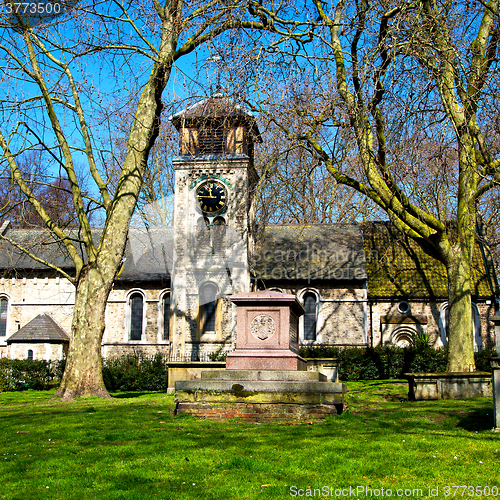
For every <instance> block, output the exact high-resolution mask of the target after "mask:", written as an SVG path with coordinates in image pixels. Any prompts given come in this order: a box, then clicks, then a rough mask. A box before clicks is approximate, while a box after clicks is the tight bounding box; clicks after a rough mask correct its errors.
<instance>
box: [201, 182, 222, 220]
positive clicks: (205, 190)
mask: <svg viewBox="0 0 500 500" xmlns="http://www.w3.org/2000/svg"><path fill="white" fill-rule="evenodd" d="M196 197H197V198H198V203H199V204H200V208H201V210H202V211H203V212H204V213H207V214H214V213H216V212H219V211H221V210H222V209H223V208H224V207H225V206H226V204H227V190H226V187H225V186H224V184H222V182H219V181H214V180H210V181H205V182H203V184H201V185H200V186H198V188H197V189H196Z"/></svg>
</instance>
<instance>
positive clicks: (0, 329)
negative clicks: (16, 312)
mask: <svg viewBox="0 0 500 500" xmlns="http://www.w3.org/2000/svg"><path fill="white" fill-rule="evenodd" d="M8 314H9V301H8V300H7V299H6V298H5V297H1V298H0V337H6V336H7V318H8Z"/></svg>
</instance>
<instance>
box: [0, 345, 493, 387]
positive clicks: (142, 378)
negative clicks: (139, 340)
mask: <svg viewBox="0 0 500 500" xmlns="http://www.w3.org/2000/svg"><path fill="white" fill-rule="evenodd" d="M300 355H301V356H302V357H304V358H338V359H339V378H340V380H342V381H353V380H381V379H391V378H392V379H400V378H402V377H403V374H404V373H407V372H414V373H419V372H420V373H423V372H442V371H445V370H446V362H447V356H448V351H447V349H446V348H442V349H433V348H431V347H429V346H426V345H419V344H417V345H415V346H413V347H409V348H400V347H393V346H384V347H375V348H368V349H361V348H356V347H350V348H338V347H330V346H319V347H311V346H306V347H301V348H300ZM493 355H495V351H494V350H492V349H484V350H482V351H479V352H476V353H475V359H476V368H477V370H479V371H487V372H489V371H490V364H489V359H488V358H489V357H491V356H493ZM64 366H65V361H56V362H50V361H36V360H28V359H22V360H18V359H7V358H0V392H2V391H22V390H25V389H48V388H50V387H54V385H57V383H58V382H60V380H61V378H62V374H63V372H64ZM102 375H103V379H104V383H105V385H106V388H107V389H108V390H109V391H166V389H167V386H168V384H167V383H168V364H167V358H166V357H164V356H162V354H161V353H158V354H156V355H155V356H154V357H152V358H151V357H145V356H141V355H139V354H136V355H127V356H123V357H121V358H110V359H104V360H103V368H102Z"/></svg>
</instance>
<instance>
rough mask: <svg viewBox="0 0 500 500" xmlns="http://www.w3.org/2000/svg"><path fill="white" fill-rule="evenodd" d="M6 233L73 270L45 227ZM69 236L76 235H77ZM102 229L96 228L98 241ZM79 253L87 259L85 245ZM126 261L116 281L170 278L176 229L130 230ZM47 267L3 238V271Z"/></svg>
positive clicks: (0, 244)
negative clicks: (174, 231)
mask: <svg viewBox="0 0 500 500" xmlns="http://www.w3.org/2000/svg"><path fill="white" fill-rule="evenodd" d="M5 235H6V236H7V237H9V238H10V239H12V240H14V241H16V242H17V243H19V244H21V245H22V246H25V247H26V248H27V249H28V250H30V251H31V252H33V253H34V254H35V255H37V256H38V257H41V258H43V259H44V260H46V261H48V262H51V263H53V264H55V265H56V266H58V267H60V268H62V269H64V270H66V271H70V272H71V270H72V269H74V264H73V261H72V259H71V258H70V256H69V254H68V252H67V250H66V247H65V246H64V245H63V244H62V243H61V242H60V241H57V240H55V238H54V236H53V235H51V234H50V233H49V232H48V231H46V230H43V229H9V230H8V231H7V232H6V233H5ZM70 236H73V237H76V236H77V235H76V234H73V235H71V234H70ZM100 236H101V230H99V229H95V230H93V237H94V241H95V242H96V243H97V242H98V241H99V238H100ZM79 251H80V255H82V256H83V258H84V260H86V253H85V249H84V247H83V245H81V246H80V247H79ZM124 257H125V262H124V265H123V269H122V271H121V273H120V274H119V276H118V278H117V280H118V281H120V280H122V281H126V280H131V281H133V280H135V281H140V280H161V279H166V278H169V277H170V271H171V269H172V263H173V231H172V228H169V227H167V228H165V227H164V228H153V229H149V230H146V229H138V228H130V229H129V238H128V241H127V246H126V248H125V254H124ZM2 269H4V270H9V269H23V270H32V271H34V270H47V267H46V266H45V265H43V264H41V263H40V262H38V261H36V260H34V259H32V258H31V257H29V256H28V255H27V254H25V253H24V252H22V251H21V250H18V249H17V248H15V247H13V246H12V245H11V244H10V243H9V242H7V241H5V240H1V239H0V270H2Z"/></svg>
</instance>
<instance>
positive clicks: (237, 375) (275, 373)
mask: <svg viewBox="0 0 500 500" xmlns="http://www.w3.org/2000/svg"><path fill="white" fill-rule="evenodd" d="M201 379H202V380H220V381H226V380H227V381H257V380H261V381H269V382H271V381H273V382H326V381H327V377H326V376H325V375H323V374H322V373H319V372H307V371H285V370H207V371H203V372H201Z"/></svg>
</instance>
